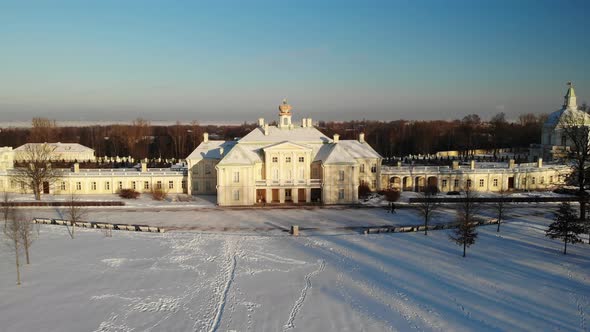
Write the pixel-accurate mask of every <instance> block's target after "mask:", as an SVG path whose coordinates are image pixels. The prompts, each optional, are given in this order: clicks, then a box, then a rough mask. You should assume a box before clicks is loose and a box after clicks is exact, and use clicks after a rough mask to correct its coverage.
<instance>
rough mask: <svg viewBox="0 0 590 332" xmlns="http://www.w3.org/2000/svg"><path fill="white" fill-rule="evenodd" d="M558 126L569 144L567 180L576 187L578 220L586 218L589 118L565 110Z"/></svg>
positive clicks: (589, 161) (589, 150) (589, 168)
mask: <svg viewBox="0 0 590 332" xmlns="http://www.w3.org/2000/svg"><path fill="white" fill-rule="evenodd" d="M566 112H567V113H566ZM559 128H560V129H561V131H562V134H563V137H564V138H565V142H564V143H565V144H566V145H568V146H569V149H568V153H567V159H568V160H569V161H570V163H571V167H572V172H571V173H570V176H569V178H568V182H570V183H571V184H574V185H575V186H576V187H577V188H578V195H579V196H580V213H579V215H580V220H586V205H587V203H588V195H587V193H586V189H587V188H588V186H589V185H590V176H589V175H590V144H589V143H590V118H589V117H588V115H587V114H586V113H582V112H574V111H570V110H566V111H565V112H564V114H563V115H562V117H561V119H560V121H559ZM589 243H590V241H589Z"/></svg>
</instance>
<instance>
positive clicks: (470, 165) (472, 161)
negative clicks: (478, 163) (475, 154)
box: [469, 160, 475, 169]
mask: <svg viewBox="0 0 590 332" xmlns="http://www.w3.org/2000/svg"><path fill="white" fill-rule="evenodd" d="M469 169H475V160H471V162H469Z"/></svg>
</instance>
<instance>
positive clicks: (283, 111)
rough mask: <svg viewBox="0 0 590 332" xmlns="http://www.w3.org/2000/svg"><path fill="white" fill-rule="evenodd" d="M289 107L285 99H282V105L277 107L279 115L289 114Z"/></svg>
mask: <svg viewBox="0 0 590 332" xmlns="http://www.w3.org/2000/svg"><path fill="white" fill-rule="evenodd" d="M291 109H292V107H291V105H289V104H287V99H283V103H282V104H281V105H279V114H281V115H285V114H291Z"/></svg>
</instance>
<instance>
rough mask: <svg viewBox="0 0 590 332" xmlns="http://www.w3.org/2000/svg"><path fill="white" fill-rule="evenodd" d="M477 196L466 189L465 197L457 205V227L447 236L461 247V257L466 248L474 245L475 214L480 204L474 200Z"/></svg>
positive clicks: (475, 235)
mask: <svg viewBox="0 0 590 332" xmlns="http://www.w3.org/2000/svg"><path fill="white" fill-rule="evenodd" d="M476 198H477V196H476V195H475V194H474V193H473V191H471V190H470V188H467V190H465V195H464V197H462V199H461V201H460V202H459V203H458V204H457V207H456V208H457V223H458V227H457V228H456V229H455V230H454V231H453V234H452V235H449V238H450V240H452V241H453V242H455V243H457V244H458V245H462V246H463V257H465V255H466V251H467V247H469V246H471V245H472V244H474V243H475V239H477V231H476V230H475V229H476V226H477V222H478V217H477V214H478V213H479V211H480V210H481V204H480V203H479V202H477V200H476Z"/></svg>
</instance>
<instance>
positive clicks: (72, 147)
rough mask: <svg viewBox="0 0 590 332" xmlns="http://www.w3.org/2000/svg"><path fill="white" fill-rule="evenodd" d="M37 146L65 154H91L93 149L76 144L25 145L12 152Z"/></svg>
mask: <svg viewBox="0 0 590 332" xmlns="http://www.w3.org/2000/svg"><path fill="white" fill-rule="evenodd" d="M38 145H47V146H50V147H52V148H53V152H55V153H65V152H93V151H94V149H91V148H89V147H87V146H84V145H82V144H78V143H60V142H57V143H26V144H24V145H21V146H19V147H18V148H16V149H14V151H17V152H18V151H26V149H27V146H38Z"/></svg>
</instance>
